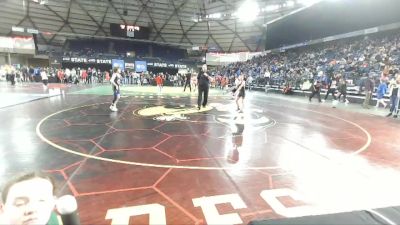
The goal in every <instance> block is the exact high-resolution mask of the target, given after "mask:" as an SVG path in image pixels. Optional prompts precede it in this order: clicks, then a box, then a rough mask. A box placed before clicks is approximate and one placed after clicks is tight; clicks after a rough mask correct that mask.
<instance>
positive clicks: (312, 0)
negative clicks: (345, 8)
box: [297, 0, 321, 6]
mask: <svg viewBox="0 0 400 225" xmlns="http://www.w3.org/2000/svg"><path fill="white" fill-rule="evenodd" d="M320 1H321V0H297V3H299V4H302V5H305V6H311V5H314V4H316V3H318V2H320Z"/></svg>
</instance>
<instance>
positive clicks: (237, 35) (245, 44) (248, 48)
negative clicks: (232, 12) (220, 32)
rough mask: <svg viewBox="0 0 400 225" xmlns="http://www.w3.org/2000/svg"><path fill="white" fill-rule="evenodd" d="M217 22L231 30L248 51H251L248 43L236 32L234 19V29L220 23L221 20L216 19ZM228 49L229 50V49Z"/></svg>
mask: <svg viewBox="0 0 400 225" xmlns="http://www.w3.org/2000/svg"><path fill="white" fill-rule="evenodd" d="M216 22H217V23H218V24H220V25H221V26H223V27H225V28H226V29H228V30H229V31H231V32H232V33H233V34H234V35H235V36H236V37H237V38H238V39H239V40H240V41H241V42H242V43H243V44H244V46H245V47H246V48H247V50H248V51H251V48H250V47H249V45H248V44H247V43H246V42H245V41H244V40H243V39H242V38H241V37H240V35H239V34H238V33H237V30H236V23H237V22H236V20H235V30H232V29H231V28H230V27H228V26H227V25H225V24H223V23H221V21H216ZM229 51H230V50H229Z"/></svg>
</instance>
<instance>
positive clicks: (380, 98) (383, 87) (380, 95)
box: [376, 79, 388, 108]
mask: <svg viewBox="0 0 400 225" xmlns="http://www.w3.org/2000/svg"><path fill="white" fill-rule="evenodd" d="M387 89H388V87H387V84H386V80H384V79H381V80H380V84H379V86H378V89H377V90H376V98H377V101H376V108H379V104H380V103H381V104H382V105H383V107H384V108H386V106H387V104H386V103H385V99H384V97H385V94H386V91H387Z"/></svg>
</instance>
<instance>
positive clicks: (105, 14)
mask: <svg viewBox="0 0 400 225" xmlns="http://www.w3.org/2000/svg"><path fill="white" fill-rule="evenodd" d="M108 8H110V5H107V8H106V11H105V12H104V15H103V18H101V23H100V26H101V27H103V25H104V21H105V20H106V16H107V13H108ZM100 30H101V29H100V28H98V29H97V30H96V33H94V35H95V36H96V35H97V33H98V32H99V31H100ZM103 32H104V31H103ZM104 35H105V36H108V35H107V33H104Z"/></svg>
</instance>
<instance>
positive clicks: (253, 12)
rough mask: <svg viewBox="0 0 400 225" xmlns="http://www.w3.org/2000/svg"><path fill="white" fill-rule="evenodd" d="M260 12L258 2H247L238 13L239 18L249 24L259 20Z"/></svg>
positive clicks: (249, 0) (250, 0) (248, 0)
mask: <svg viewBox="0 0 400 225" xmlns="http://www.w3.org/2000/svg"><path fill="white" fill-rule="evenodd" d="M259 12H260V10H259V7H258V4H257V2H255V1H252V0H247V1H245V2H244V3H243V4H242V5H241V6H240V8H239V10H238V11H237V16H238V17H239V19H240V20H241V21H244V22H249V21H253V20H255V19H256V18H257V16H258V13H259Z"/></svg>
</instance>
